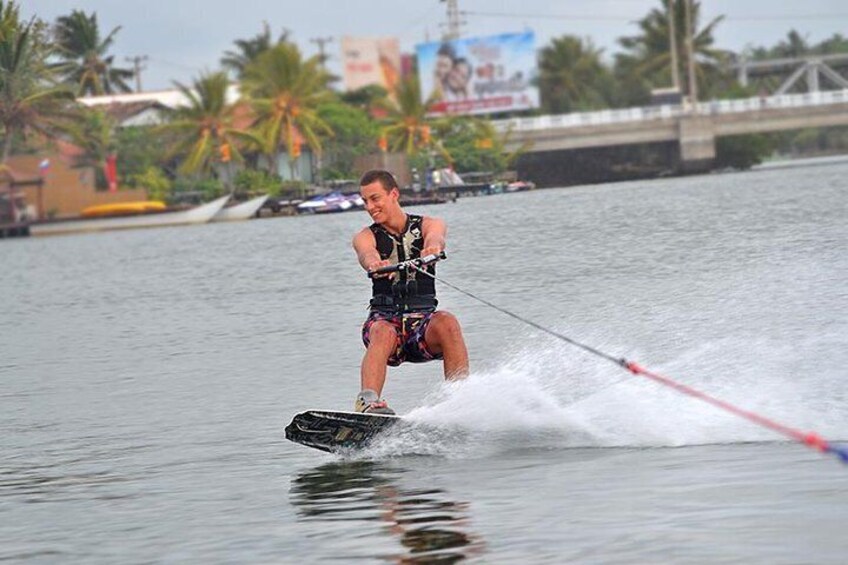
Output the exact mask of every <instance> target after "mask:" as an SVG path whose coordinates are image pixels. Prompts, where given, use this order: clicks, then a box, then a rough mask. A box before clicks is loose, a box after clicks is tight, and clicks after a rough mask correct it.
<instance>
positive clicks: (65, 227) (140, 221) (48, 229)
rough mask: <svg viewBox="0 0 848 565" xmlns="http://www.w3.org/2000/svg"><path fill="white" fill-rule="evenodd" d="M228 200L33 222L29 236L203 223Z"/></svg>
mask: <svg viewBox="0 0 848 565" xmlns="http://www.w3.org/2000/svg"><path fill="white" fill-rule="evenodd" d="M229 199H230V197H229V196H224V197H221V198H219V199H217V200H213V201H212V202H208V203H206V204H201V205H200V206H196V207H195V208H191V209H189V210H181V211H175V212H167V211H166V212H151V213H146V214H138V215H135V216H115V217H109V218H78V219H67V220H54V221H47V222H35V223H33V224H31V225H30V233H31V234H32V235H60V234H68V233H80V232H96V231H106V230H121V229H135V228H152V227H161V226H179V225H185V224H204V223H206V222H208V221H209V220H211V219H212V218H213V217H214V216H215V214H217V213H218V212H219V211H220V210H221V208H223V207H224V204H226V203H227V200H229Z"/></svg>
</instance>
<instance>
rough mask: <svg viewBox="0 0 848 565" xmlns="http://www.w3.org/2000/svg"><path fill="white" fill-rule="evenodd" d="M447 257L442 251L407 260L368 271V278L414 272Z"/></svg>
mask: <svg viewBox="0 0 848 565" xmlns="http://www.w3.org/2000/svg"><path fill="white" fill-rule="evenodd" d="M447 258H448V256H447V255H446V254H445V252H444V251H442V252H440V253H436V254H431V255H425V256H424V257H419V258H418V259H409V260H408V261H401V262H400V263H397V264H395V265H386V266H385V267H380V268H379V269H376V270H374V271H368V278H369V279H371V278H374V275H385V274H386V273H397V272H398V271H406V270H411V269H412V270H414V269H420V268H421V267H426V266H427V265H432V264H433V263H435V262H437V261H441V260H442V259H447Z"/></svg>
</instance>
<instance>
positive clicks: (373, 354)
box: [361, 321, 398, 396]
mask: <svg viewBox="0 0 848 565" xmlns="http://www.w3.org/2000/svg"><path fill="white" fill-rule="evenodd" d="M397 339H398V337H397V331H396V330H395V328H394V326H392V325H391V324H390V323H389V322H384V321H377V322H374V323H373V324H372V325H371V328H370V330H369V336H368V340H369V341H368V349H367V350H366V351H365V357H363V358H362V371H361V382H362V390H365V389H370V390H373V391H374V392H376V393H377V396H379V395H380V394H382V392H383V385H384V384H385V383H386V364H387V363H388V360H389V357H391V355H392V353H394V351H395V348H397Z"/></svg>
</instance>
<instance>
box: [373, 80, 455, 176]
mask: <svg viewBox="0 0 848 565" xmlns="http://www.w3.org/2000/svg"><path fill="white" fill-rule="evenodd" d="M394 95H395V96H394V100H392V99H389V98H387V99H384V100H383V101H381V102H380V104H379V105H380V106H381V107H382V108H383V109H384V110H385V111H386V114H387V115H386V117H385V119H384V122H385V124H386V125H385V126H384V127H383V130H382V137H383V141H382V143H385V146H386V149H389V150H391V151H401V150H402V151H404V152H405V153H406V154H407V155H412V154H413V153H416V152H417V151H420V150H425V149H427V150H429V149H430V148H434V149H437V150H438V151H439V152H440V153H442V154H443V155H444V156H445V158H446V159H447V160H448V161H450V156H449V155H448V154H447V153H446V152H445V150H444V148H443V146H442V144H441V143H439V139H438V135H437V134H438V132H437V131H436V130H437V129H443V128H444V127H445V126H446V123H447V120H431V119H428V118H427V111H428V108H429V107H430V106H431V105H432V104H433V103H434V102H435V101H436V97H437V95H436V94H433V95H431V96H430V98H429V99H427V100H426V101H425V100H423V99H422V98H421V87H420V83H419V82H418V76H417V75H411V76H410V77H409V78H406V79H403V80H401V81H400V82H399V83H398V85H397V87H396V88H395V92H394Z"/></svg>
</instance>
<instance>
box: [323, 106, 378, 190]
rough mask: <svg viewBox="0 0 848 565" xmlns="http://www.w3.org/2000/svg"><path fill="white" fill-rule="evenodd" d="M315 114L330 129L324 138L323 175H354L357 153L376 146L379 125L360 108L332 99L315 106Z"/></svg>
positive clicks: (341, 177) (360, 153)
mask: <svg viewBox="0 0 848 565" xmlns="http://www.w3.org/2000/svg"><path fill="white" fill-rule="evenodd" d="M318 116H319V117H320V118H321V119H322V120H323V121H324V122H325V123H326V124H327V125H328V126H329V127H330V129H332V130H333V134H334V135H333V137H332V138H330V139H327V140H325V142H324V153H323V154H324V159H323V169H322V177H323V178H325V179H346V178H351V177H352V176H354V174H355V172H354V168H353V163H354V160H355V158H356V156H357V155H363V154H367V153H373V152H374V151H375V150H376V149H377V138H378V137H379V126H378V124H377V122H375V121H374V120H373V119H371V118H370V117H369V116H368V114H367V113H366V112H365V111H364V110H363V109H361V108H358V107H354V106H351V105H349V104H345V103H343V102H341V101H333V102H327V103H324V104H322V105H321V106H319V107H318Z"/></svg>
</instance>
